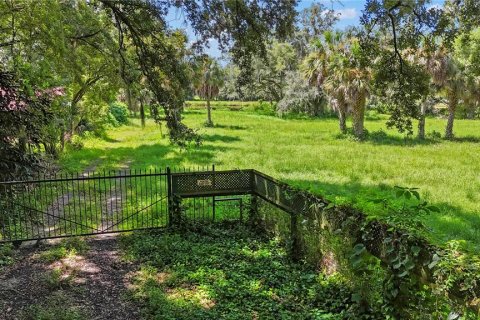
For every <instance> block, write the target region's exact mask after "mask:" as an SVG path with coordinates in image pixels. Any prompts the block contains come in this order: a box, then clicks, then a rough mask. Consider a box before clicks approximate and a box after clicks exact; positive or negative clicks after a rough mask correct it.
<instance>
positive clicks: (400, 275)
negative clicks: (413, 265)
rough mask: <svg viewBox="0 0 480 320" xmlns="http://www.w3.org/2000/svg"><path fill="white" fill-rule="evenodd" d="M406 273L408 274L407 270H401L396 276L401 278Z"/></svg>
mask: <svg viewBox="0 0 480 320" xmlns="http://www.w3.org/2000/svg"><path fill="white" fill-rule="evenodd" d="M406 275H408V271H407V270H405V271H403V272H402V273H400V274H398V277H399V278H403V277H405V276H406Z"/></svg>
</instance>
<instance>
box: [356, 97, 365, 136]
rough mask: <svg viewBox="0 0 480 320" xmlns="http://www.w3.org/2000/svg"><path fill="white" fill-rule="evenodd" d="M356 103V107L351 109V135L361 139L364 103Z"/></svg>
mask: <svg viewBox="0 0 480 320" xmlns="http://www.w3.org/2000/svg"><path fill="white" fill-rule="evenodd" d="M357 103H358V105H356V106H354V108H353V134H354V135H355V137H357V138H359V139H362V138H363V134H364V130H363V122H364V119H365V101H363V102H362V101H359V102H357Z"/></svg>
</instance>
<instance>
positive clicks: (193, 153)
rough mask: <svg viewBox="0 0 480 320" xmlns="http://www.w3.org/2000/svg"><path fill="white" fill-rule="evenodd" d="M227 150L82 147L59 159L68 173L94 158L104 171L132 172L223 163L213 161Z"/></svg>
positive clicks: (217, 138)
mask: <svg viewBox="0 0 480 320" xmlns="http://www.w3.org/2000/svg"><path fill="white" fill-rule="evenodd" d="M205 138H206V139H205V141H224V142H233V141H237V138H234V137H229V136H223V135H212V136H205ZM230 149H232V148H231V147H227V146H212V145H208V144H203V145H200V146H198V147H196V146H190V147H188V148H186V149H181V148H179V147H177V146H174V145H170V144H168V145H164V144H153V145H141V146H138V147H131V148H130V147H118V148H115V147H112V148H109V149H100V148H84V149H81V150H75V151H72V152H70V153H69V154H68V155H67V156H66V157H65V158H64V159H62V164H63V166H64V167H65V168H68V171H69V172H81V171H82V170H83V169H84V168H85V167H87V166H88V165H89V164H90V163H92V162H93V161H95V160H96V159H100V165H99V169H106V170H118V169H121V168H122V167H124V165H125V163H129V167H130V168H132V169H133V168H142V169H145V168H148V167H156V168H165V167H167V166H170V167H183V166H185V167H187V168H188V167H189V164H195V166H208V165H212V164H213V163H216V164H222V163H221V162H219V161H217V160H216V154H218V152H226V151H228V150H230Z"/></svg>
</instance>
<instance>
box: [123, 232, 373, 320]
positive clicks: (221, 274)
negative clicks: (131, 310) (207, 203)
mask: <svg viewBox="0 0 480 320" xmlns="http://www.w3.org/2000/svg"><path fill="white" fill-rule="evenodd" d="M122 244H123V248H124V250H125V258H126V259H128V260H130V261H135V262H141V266H142V267H141V269H140V271H139V272H137V273H136V274H135V275H134V276H133V278H132V297H133V299H135V300H136V301H138V302H140V303H142V304H143V312H144V316H145V317H146V318H147V319H377V318H378V319H380V318H381V317H380V316H379V315H376V314H375V313H374V312H373V311H372V310H369V309H368V308H366V307H365V306H361V305H359V304H357V303H356V302H354V295H352V292H351V290H350V287H349V286H348V285H347V284H346V283H344V282H343V281H342V280H340V278H339V277H337V276H335V275H333V276H331V277H328V278H327V277H325V276H324V275H323V274H321V273H318V272H317V271H316V270H315V269H313V268H312V267H311V266H310V265H308V264H303V263H294V262H292V261H291V260H290V259H289V256H288V254H287V251H286V250H285V246H283V245H282V244H281V243H280V242H279V241H277V240H269V239H268V238H265V237H263V236H261V235H258V234H256V233H254V232H253V231H251V230H249V229H248V228H246V227H243V226H227V225H224V226H222V227H220V228H219V227H216V228H213V227H208V226H206V227H204V228H201V229H198V230H196V231H191V230H190V231H189V232H178V231H177V232H175V231H165V232H158V233H143V234H135V235H131V236H127V237H124V238H123V240H122Z"/></svg>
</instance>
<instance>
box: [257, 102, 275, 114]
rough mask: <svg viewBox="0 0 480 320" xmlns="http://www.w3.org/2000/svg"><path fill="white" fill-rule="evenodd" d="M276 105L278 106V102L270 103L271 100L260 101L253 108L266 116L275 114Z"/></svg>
mask: <svg viewBox="0 0 480 320" xmlns="http://www.w3.org/2000/svg"><path fill="white" fill-rule="evenodd" d="M276 107H277V104H276V103H272V104H270V102H265V101H259V102H258V103H257V104H255V105H254V106H253V110H254V111H255V112H256V113H258V114H262V115H266V116H274V115H275V110H276Z"/></svg>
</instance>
